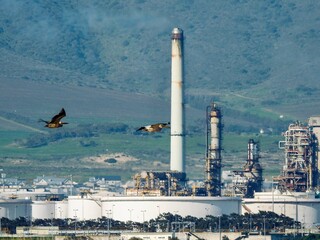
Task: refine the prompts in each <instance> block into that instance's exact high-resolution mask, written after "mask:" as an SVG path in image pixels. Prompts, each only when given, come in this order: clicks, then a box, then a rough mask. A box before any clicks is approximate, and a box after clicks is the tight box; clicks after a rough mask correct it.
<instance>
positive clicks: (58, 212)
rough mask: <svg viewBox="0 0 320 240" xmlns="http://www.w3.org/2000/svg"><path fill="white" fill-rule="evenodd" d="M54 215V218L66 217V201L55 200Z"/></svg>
mask: <svg viewBox="0 0 320 240" xmlns="http://www.w3.org/2000/svg"><path fill="white" fill-rule="evenodd" d="M55 203H56V204H55V207H54V216H55V218H60V219H65V218H68V201H67V200H63V201H57V202H55Z"/></svg>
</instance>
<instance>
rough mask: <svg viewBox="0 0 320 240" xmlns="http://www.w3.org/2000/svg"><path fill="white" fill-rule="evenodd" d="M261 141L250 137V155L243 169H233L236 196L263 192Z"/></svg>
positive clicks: (233, 184) (252, 195)
mask: <svg viewBox="0 0 320 240" xmlns="http://www.w3.org/2000/svg"><path fill="white" fill-rule="evenodd" d="M259 153H260V146H259V142H258V141H255V140H254V139H250V140H249V142H248V155H247V161H246V164H245V165H244V166H243V169H242V170H236V171H233V173H234V176H233V180H232V188H233V189H232V192H233V195H235V196H241V197H245V198H253V197H254V193H255V192H261V190H262V183H263V176H262V170H263V169H262V167H261V165H260V163H259V158H260V154H259Z"/></svg>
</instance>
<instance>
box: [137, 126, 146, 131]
mask: <svg viewBox="0 0 320 240" xmlns="http://www.w3.org/2000/svg"><path fill="white" fill-rule="evenodd" d="M144 129H145V127H140V128H138V129H137V130H136V131H141V130H144Z"/></svg>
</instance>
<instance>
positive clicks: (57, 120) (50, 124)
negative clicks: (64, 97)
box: [39, 108, 68, 128]
mask: <svg viewBox="0 0 320 240" xmlns="http://www.w3.org/2000/svg"><path fill="white" fill-rule="evenodd" d="M65 116H66V111H65V110H64V108H62V109H61V111H60V112H59V113H58V114H57V115H55V116H54V117H53V118H52V119H51V121H46V120H43V119H40V120H39V121H40V122H45V123H46V125H45V127H47V128H59V127H62V126H63V124H68V123H66V122H61V119H62V118H63V117H65Z"/></svg>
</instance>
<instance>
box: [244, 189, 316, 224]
mask: <svg viewBox="0 0 320 240" xmlns="http://www.w3.org/2000/svg"><path fill="white" fill-rule="evenodd" d="M243 206H244V208H243V209H242V210H243V213H245V212H250V211H251V212H252V213H259V211H271V212H275V213H276V214H278V215H281V214H284V215H286V216H288V217H290V218H292V219H294V220H296V221H299V222H301V225H302V227H305V228H310V227H312V225H313V224H314V223H317V222H319V221H320V211H319V209H320V199H317V198H314V194H313V196H312V197H310V196H309V195H308V194H307V193H303V194H300V195H299V194H297V195H286V194H281V193H280V191H277V190H276V191H274V192H261V193H255V198H245V199H243Z"/></svg>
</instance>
